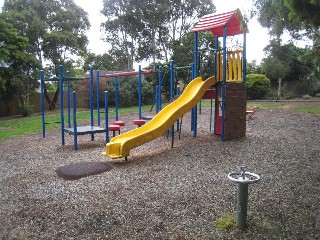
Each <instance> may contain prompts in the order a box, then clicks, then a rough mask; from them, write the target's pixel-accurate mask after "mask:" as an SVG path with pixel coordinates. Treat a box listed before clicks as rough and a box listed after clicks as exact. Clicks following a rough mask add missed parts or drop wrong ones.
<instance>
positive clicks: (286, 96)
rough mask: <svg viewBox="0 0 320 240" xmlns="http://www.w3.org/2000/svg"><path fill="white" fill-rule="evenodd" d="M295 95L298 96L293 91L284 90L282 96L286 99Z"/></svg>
mask: <svg viewBox="0 0 320 240" xmlns="http://www.w3.org/2000/svg"><path fill="white" fill-rule="evenodd" d="M295 97H296V95H295V94H294V92H292V91H284V92H283V93H282V98H283V99H285V100H289V99H293V98H295Z"/></svg>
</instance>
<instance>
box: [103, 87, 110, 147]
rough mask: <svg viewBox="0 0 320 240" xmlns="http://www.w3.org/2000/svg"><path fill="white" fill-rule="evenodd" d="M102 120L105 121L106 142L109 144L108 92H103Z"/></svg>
mask: <svg viewBox="0 0 320 240" xmlns="http://www.w3.org/2000/svg"><path fill="white" fill-rule="evenodd" d="M104 118H105V121H106V142H107V143H108V142H109V107H108V92H107V91H104Z"/></svg>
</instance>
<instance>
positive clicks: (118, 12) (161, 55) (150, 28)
mask: <svg viewBox="0 0 320 240" xmlns="http://www.w3.org/2000/svg"><path fill="white" fill-rule="evenodd" d="M103 3H104V7H103V10H102V14H103V15H104V16H106V17H107V21H106V22H105V23H103V24H102V27H103V29H104V30H105V41H107V42H109V43H110V44H111V45H112V50H111V52H110V54H111V55H112V56H114V57H116V58H117V59H119V60H122V63H123V65H124V66H126V68H128V69H131V68H132V67H133V63H134V61H142V60H147V59H150V58H151V59H152V61H153V66H154V67H155V63H156V61H159V60H165V61H168V60H169V59H170V56H171V54H172V48H173V45H174V44H175V41H182V38H183V37H184V36H185V35H186V33H188V32H189V31H190V29H191V27H192V25H193V24H194V23H195V22H196V21H197V20H198V18H199V17H200V16H203V15H204V14H206V13H212V12H214V11H215V7H214V5H213V4H212V2H211V1H210V0H196V1H185V0H179V1H173V0H167V1H163V0H161V1H160V0H153V1H150V0H139V1H137V0H130V1H123V0H104V1H103Z"/></svg>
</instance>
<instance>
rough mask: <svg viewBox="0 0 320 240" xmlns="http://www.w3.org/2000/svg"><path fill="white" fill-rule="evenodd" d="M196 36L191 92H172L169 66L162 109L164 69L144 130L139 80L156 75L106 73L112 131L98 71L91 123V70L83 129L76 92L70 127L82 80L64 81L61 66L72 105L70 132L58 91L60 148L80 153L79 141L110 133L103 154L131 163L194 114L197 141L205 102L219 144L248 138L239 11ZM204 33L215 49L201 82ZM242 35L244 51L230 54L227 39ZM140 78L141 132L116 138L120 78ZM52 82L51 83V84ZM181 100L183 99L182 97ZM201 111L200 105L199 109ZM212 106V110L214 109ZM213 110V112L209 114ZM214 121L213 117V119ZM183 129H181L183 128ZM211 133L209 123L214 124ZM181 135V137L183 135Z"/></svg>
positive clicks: (218, 17)
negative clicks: (111, 85)
mask: <svg viewBox="0 0 320 240" xmlns="http://www.w3.org/2000/svg"><path fill="white" fill-rule="evenodd" d="M191 31H192V32H193V33H194V56H193V58H194V59H193V64H192V66H191V68H192V78H191V79H193V80H192V81H191V82H190V83H189V84H188V86H187V88H186V89H185V90H184V91H183V93H182V94H181V95H180V93H179V88H176V89H175V86H174V80H173V78H174V73H173V71H174V67H173V62H172V61H171V62H170V104H169V105H168V106H166V107H165V108H163V109H162V102H161V101H162V100H161V94H162V92H161V88H162V79H161V68H160V69H159V84H158V86H157V88H156V113H157V115H155V116H154V117H153V118H152V119H151V120H150V119H148V120H150V121H149V122H147V123H146V124H145V121H142V120H145V119H143V117H142V111H141V105H142V94H141V78H142V74H150V73H153V71H152V70H144V71H142V70H141V67H140V66H139V71H132V72H120V73H108V74H106V75H105V76H102V77H105V78H111V77H114V80H115V109H116V122H115V123H114V124H112V125H111V126H110V127H109V124H108V104H107V103H108V93H107V92H105V95H104V96H105V128H103V127H101V126H100V106H99V96H98V95H99V78H100V76H99V71H97V109H99V110H98V122H97V126H95V125H94V118H93V80H92V79H93V70H92V68H91V69H90V78H89V79H90V126H84V127H81V126H80V127H79V126H77V121H76V93H75V92H73V93H72V96H73V126H71V117H70V85H69V82H70V81H71V80H82V79H79V78H70V76H69V75H68V74H67V76H66V77H64V76H63V69H62V66H60V73H59V82H60V86H63V81H64V79H65V80H66V82H67V102H68V127H67V128H65V127H64V110H63V106H64V105H63V104H64V103H63V87H60V115H61V139H62V145H64V144H65V136H64V134H65V133H69V134H71V135H74V149H75V150H76V149H77V135H85V134H90V135H91V140H92V141H93V140H94V134H95V133H103V132H105V133H106V143H107V145H106V150H105V152H104V154H105V155H106V156H109V157H111V158H121V157H125V158H126V157H127V156H128V155H129V153H130V150H131V149H132V148H134V147H137V146H139V145H141V144H144V143H146V142H149V141H151V140H153V139H155V138H157V137H159V136H161V135H162V134H164V133H165V132H166V131H168V130H169V129H170V132H171V134H172V136H173V132H174V131H173V130H174V129H173V126H174V123H175V122H177V126H178V129H179V122H178V120H179V118H181V117H182V116H183V115H184V114H185V113H187V112H188V111H190V110H191V130H192V131H193V136H194V137H196V135H197V114H198V111H197V104H198V102H200V104H201V99H211V103H212V100H213V99H214V102H215V107H214V108H215V109H214V113H215V114H214V115H215V116H214V134H216V135H219V136H220V138H221V140H230V139H234V138H239V137H243V136H245V132H246V87H245V85H244V84H245V82H246V33H247V31H248V30H247V28H246V24H245V22H244V20H243V17H242V15H241V12H240V10H239V9H237V10H235V11H231V12H227V13H222V14H209V15H206V16H204V17H202V18H201V19H200V21H199V22H198V23H197V24H196V25H195V26H194V28H193V29H192V30H191ZM202 31H211V32H212V34H213V36H214V49H213V52H214V54H213V58H214V59H213V63H214V64H213V72H214V74H213V76H212V77H209V78H208V79H206V80H205V81H203V79H202V77H201V76H200V77H199V76H198V73H199V71H198V51H199V49H198V33H199V32H202ZM239 34H243V49H242V50H234V51H231V50H228V49H227V37H228V36H235V35H239ZM220 37H222V48H220V47H219V38H220ZM131 75H138V93H139V94H138V106H139V113H138V119H136V120H135V121H134V124H136V125H137V126H138V128H136V129H133V130H131V131H129V132H126V133H123V134H120V135H118V136H115V131H118V132H119V133H120V125H123V124H125V123H124V122H123V123H122V122H121V121H118V106H117V102H118V101H117V98H118V92H117V91H118V90H117V89H118V77H121V76H131ZM49 80H50V79H49ZM43 87H44V76H43V72H41V103H42V126H43V137H45V118H44V97H43V95H44V94H43ZM179 95H180V96H179ZM200 106H201V105H200ZM211 106H212V105H211ZM200 109H201V108H200ZM211 109H212V108H211ZM210 116H211V114H210ZM180 129H181V126H180ZM110 130H111V131H113V138H112V139H111V140H110V142H109V131H110ZM210 131H211V119H210ZM179 135H180V134H179Z"/></svg>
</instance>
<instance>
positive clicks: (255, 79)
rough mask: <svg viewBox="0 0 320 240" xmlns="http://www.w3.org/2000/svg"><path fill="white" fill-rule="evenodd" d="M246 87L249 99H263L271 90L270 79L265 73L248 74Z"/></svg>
mask: <svg viewBox="0 0 320 240" xmlns="http://www.w3.org/2000/svg"><path fill="white" fill-rule="evenodd" d="M246 87H247V95H248V98H249V99H262V98H264V96H265V95H266V94H267V93H268V91H269V90H270V79H269V78H267V77H266V76H265V75H263V74H248V75H247V81H246Z"/></svg>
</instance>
